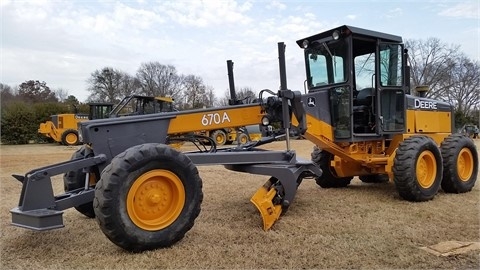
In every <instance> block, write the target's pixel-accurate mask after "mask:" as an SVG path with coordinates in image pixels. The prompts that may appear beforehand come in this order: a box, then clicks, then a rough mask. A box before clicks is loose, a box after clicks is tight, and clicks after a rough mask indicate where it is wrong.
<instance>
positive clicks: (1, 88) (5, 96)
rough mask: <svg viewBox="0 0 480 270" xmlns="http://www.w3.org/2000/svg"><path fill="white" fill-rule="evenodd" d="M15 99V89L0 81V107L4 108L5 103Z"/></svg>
mask: <svg viewBox="0 0 480 270" xmlns="http://www.w3.org/2000/svg"><path fill="white" fill-rule="evenodd" d="M15 99H16V95H15V91H14V90H13V88H12V87H10V86H9V85H6V84H3V83H0V101H1V107H2V108H4V107H5V105H6V104H7V103H9V102H11V101H13V100H15Z"/></svg>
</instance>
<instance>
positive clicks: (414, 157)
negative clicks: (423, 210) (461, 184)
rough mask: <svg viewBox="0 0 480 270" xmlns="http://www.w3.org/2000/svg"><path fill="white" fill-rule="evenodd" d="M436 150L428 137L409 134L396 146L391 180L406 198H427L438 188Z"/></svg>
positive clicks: (439, 174)
mask: <svg viewBox="0 0 480 270" xmlns="http://www.w3.org/2000/svg"><path fill="white" fill-rule="evenodd" d="M442 168H443V165H442V156H441V154H440V149H439V148H438V147H437V145H436V144H435V142H434V141H433V140H432V139H430V138H429V137H425V136H413V137H409V138H407V139H405V140H404V141H403V142H401V143H400V145H399V146H398V149H397V152H396V156H395V160H394V164H393V181H394V183H395V186H396V188H397V191H398V193H399V194H400V196H401V197H402V198H403V199H405V200H408V201H415V202H420V201H428V200H431V199H433V197H434V196H435V195H436V194H437V192H438V190H439V189H440V183H441V181H442Z"/></svg>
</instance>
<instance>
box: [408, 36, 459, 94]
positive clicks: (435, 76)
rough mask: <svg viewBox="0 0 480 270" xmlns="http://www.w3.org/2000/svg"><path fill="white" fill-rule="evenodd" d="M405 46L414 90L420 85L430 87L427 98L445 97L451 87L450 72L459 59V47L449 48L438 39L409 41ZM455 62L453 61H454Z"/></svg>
mask: <svg viewBox="0 0 480 270" xmlns="http://www.w3.org/2000/svg"><path fill="white" fill-rule="evenodd" d="M405 46H406V47H407V48H408V51H409V63H410V67H411V80H412V89H415V87H416V86H419V85H428V86H429V87H430V91H429V92H428V93H427V96H429V97H432V98H441V97H443V96H445V91H448V89H449V86H448V85H447V84H446V83H445V82H446V81H449V80H448V73H449V70H450V69H451V68H452V67H453V66H454V63H455V62H454V61H455V60H454V59H456V58H457V57H458V54H457V52H458V48H459V47H458V46H448V45H446V44H444V43H442V42H440V40H439V39H437V38H429V39H427V40H426V41H423V40H407V41H406V42H405ZM452 60H453V61H452Z"/></svg>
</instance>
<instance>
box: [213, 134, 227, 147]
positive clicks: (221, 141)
mask: <svg viewBox="0 0 480 270" xmlns="http://www.w3.org/2000/svg"><path fill="white" fill-rule="evenodd" d="M210 138H212V139H213V141H214V142H215V144H216V145H218V146H222V145H225V144H226V143H227V134H226V133H225V132H224V131H223V130H215V131H214V132H213V133H212V135H211V136H210Z"/></svg>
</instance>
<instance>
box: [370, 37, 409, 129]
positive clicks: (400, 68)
mask: <svg viewBox="0 0 480 270" xmlns="http://www.w3.org/2000/svg"><path fill="white" fill-rule="evenodd" d="M377 56H378V57H377V60H376V72H375V73H376V74H377V76H376V86H377V87H376V92H377V93H376V97H377V100H376V102H377V108H378V113H377V120H376V123H377V132H378V133H379V134H392V133H402V132H404V130H405V91H406V82H405V74H404V73H405V71H404V70H405V69H404V59H403V57H404V56H403V44H399V43H384V42H379V45H378V46H377Z"/></svg>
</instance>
